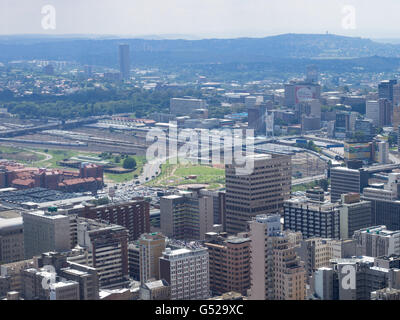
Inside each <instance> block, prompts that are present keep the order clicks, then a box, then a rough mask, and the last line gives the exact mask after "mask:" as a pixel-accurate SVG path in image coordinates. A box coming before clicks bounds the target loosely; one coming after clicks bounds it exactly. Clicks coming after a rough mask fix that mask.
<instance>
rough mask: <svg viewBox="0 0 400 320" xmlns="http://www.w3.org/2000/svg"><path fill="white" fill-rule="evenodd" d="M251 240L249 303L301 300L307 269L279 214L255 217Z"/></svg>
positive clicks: (252, 222) (304, 290)
mask: <svg viewBox="0 0 400 320" xmlns="http://www.w3.org/2000/svg"><path fill="white" fill-rule="evenodd" d="M249 224H250V239H251V273H250V274H251V289H250V294H249V298H250V299H251V300H304V299H305V297H306V270H305V267H304V263H303V262H301V261H300V259H299V257H298V256H297V254H296V252H295V249H294V247H293V246H291V245H290V243H289V238H288V236H286V235H285V234H284V233H283V232H282V230H281V229H282V228H281V223H280V215H279V214H269V215H266V214H262V215H258V216H256V217H255V218H253V220H252V221H251V222H250V223H249Z"/></svg>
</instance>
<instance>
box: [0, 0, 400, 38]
mask: <svg viewBox="0 0 400 320" xmlns="http://www.w3.org/2000/svg"><path fill="white" fill-rule="evenodd" d="M44 5H52V6H54V8H55V9H56V29H55V30H52V29H50V30H44V29H43V28H42V19H43V17H44V15H43V14H42V13H41V10H42V7H43V6H44ZM346 6H353V7H354V9H355V11H354V13H355V21H354V19H352V18H351V17H350V18H349V19H350V20H349V19H345V17H346V16H351V9H350V11H345V12H343V11H342V10H345V9H344V7H346ZM399 14H400V0H0V34H27V33H36V34H39V33H40V34H110V35H111V34H115V35H125V36H143V35H164V34H181V35H191V36H197V37H240V36H254V37H260V36H268V35H275V34H280V33H289V32H290V33H325V32H326V31H329V33H335V34H342V35H349V36H362V37H367V38H400V19H399ZM343 21H344V22H343ZM343 26H347V27H349V26H351V27H354V28H355V29H349V28H344V27H343Z"/></svg>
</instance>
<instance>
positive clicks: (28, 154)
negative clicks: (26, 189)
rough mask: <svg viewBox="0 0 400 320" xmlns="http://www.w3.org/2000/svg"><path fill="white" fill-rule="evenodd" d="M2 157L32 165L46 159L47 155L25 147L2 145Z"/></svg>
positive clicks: (0, 148) (0, 154)
mask: <svg viewBox="0 0 400 320" xmlns="http://www.w3.org/2000/svg"><path fill="white" fill-rule="evenodd" d="M0 158H1V159H7V160H14V161H17V162H20V163H23V164H27V165H32V164H35V163H36V162H40V161H42V160H43V159H45V156H44V155H42V154H38V153H35V152H32V151H31V150H28V149H24V148H19V147H16V148H15V147H8V146H0Z"/></svg>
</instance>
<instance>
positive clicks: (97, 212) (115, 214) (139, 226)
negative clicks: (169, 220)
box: [79, 199, 150, 241]
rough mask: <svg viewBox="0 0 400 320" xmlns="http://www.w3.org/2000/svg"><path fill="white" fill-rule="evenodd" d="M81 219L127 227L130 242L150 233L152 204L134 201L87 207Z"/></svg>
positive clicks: (138, 200) (142, 200) (139, 200)
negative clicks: (96, 220)
mask: <svg viewBox="0 0 400 320" xmlns="http://www.w3.org/2000/svg"><path fill="white" fill-rule="evenodd" d="M79 216H80V217H84V218H88V219H98V220H104V221H108V222H110V223H112V224H117V225H120V226H123V227H125V228H126V229H128V231H129V240H130V241H133V240H136V239H138V238H139V236H140V235H141V234H143V233H148V232H150V204H149V202H147V201H146V200H144V199H134V200H131V201H129V202H125V203H116V204H115V203H111V204H106V205H102V206H95V205H88V204H87V205H85V206H84V208H83V209H82V211H81V212H79Z"/></svg>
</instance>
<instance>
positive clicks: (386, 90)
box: [378, 79, 397, 102]
mask: <svg viewBox="0 0 400 320" xmlns="http://www.w3.org/2000/svg"><path fill="white" fill-rule="evenodd" d="M396 84H397V80H395V79H394V80H384V81H381V82H380V83H379V85H378V95H379V99H387V100H389V101H390V102H393V87H394V86H395V85H396Z"/></svg>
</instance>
